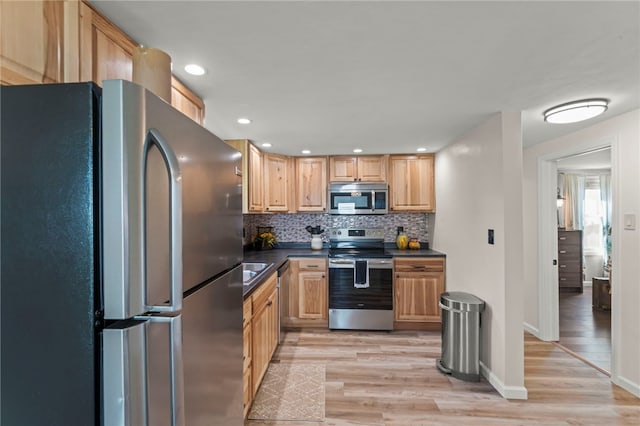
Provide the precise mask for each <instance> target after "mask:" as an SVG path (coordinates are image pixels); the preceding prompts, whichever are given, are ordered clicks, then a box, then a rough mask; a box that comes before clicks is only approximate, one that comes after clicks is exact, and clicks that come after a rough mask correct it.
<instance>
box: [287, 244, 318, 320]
mask: <svg viewBox="0 0 640 426" xmlns="http://www.w3.org/2000/svg"><path fill="white" fill-rule="evenodd" d="M289 265H290V266H289V269H290V270H291V282H290V286H289V289H288V303H287V305H286V310H285V312H284V315H283V316H284V319H283V323H284V326H286V327H328V326H329V321H328V279H327V259H326V258H323V257H309V258H292V259H289Z"/></svg>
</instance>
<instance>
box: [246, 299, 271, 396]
mask: <svg viewBox="0 0 640 426" xmlns="http://www.w3.org/2000/svg"><path fill="white" fill-rule="evenodd" d="M251 339H252V344H251V349H252V352H253V353H252V354H251V355H252V356H251V363H252V366H251V381H252V386H253V391H252V396H255V394H256V392H257V391H258V388H259V387H260V383H261V382H262V377H263V376H264V373H265V372H266V371H267V367H268V365H269V360H270V359H271V354H270V351H269V349H270V348H269V345H270V317H269V312H268V311H267V305H266V304H264V305H263V306H262V307H261V308H259V309H257V310H255V311H254V313H253V319H252V320H251Z"/></svg>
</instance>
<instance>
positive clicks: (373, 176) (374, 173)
mask: <svg viewBox="0 0 640 426" xmlns="http://www.w3.org/2000/svg"><path fill="white" fill-rule="evenodd" d="M388 159H389V157H388V156H386V155H380V156H373V157H368V156H367V157H358V180H359V181H363V182H386V181H387V162H388Z"/></svg>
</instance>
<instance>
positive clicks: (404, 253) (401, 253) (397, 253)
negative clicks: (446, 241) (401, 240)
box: [386, 248, 447, 257]
mask: <svg viewBox="0 0 640 426" xmlns="http://www.w3.org/2000/svg"><path fill="white" fill-rule="evenodd" d="M386 250H387V252H388V253H389V254H391V255H392V256H393V257H447V255H446V254H444V253H441V252H439V251H435V250H431V249H419V250H410V249H406V250H400V249H397V248H395V249H392V248H387V249H386Z"/></svg>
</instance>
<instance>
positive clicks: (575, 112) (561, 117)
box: [544, 99, 609, 124]
mask: <svg viewBox="0 0 640 426" xmlns="http://www.w3.org/2000/svg"><path fill="white" fill-rule="evenodd" d="M608 105H609V101H608V100H606V99H584V100H581V101H574V102H568V103H566V104H562V105H558V106H555V107H553V108H549V109H548V110H546V111H545V112H544V121H546V122H547V123H555V124H565V123H577V122H578V121H583V120H588V119H590V118H593V117H595V116H597V115H600V114H602V113H603V112H605V111H606V110H607V107H608Z"/></svg>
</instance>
